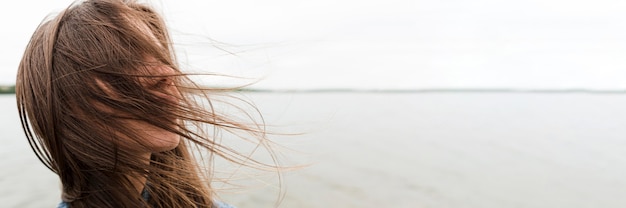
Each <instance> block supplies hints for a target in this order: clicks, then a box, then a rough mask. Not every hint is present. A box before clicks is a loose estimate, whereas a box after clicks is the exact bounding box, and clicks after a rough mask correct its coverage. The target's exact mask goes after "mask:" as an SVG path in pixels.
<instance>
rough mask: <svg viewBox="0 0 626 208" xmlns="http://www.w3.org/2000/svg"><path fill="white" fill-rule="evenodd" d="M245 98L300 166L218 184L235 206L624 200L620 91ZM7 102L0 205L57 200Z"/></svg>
mask: <svg viewBox="0 0 626 208" xmlns="http://www.w3.org/2000/svg"><path fill="white" fill-rule="evenodd" d="M242 96H244V97H245V98H246V99H249V100H251V101H253V103H254V105H255V106H256V107H257V108H258V109H259V111H260V112H261V113H262V115H263V118H264V120H265V122H266V123H267V124H268V126H270V127H271V128H273V129H275V130H278V131H277V132H288V133H287V134H276V135H270V137H272V136H275V137H276V139H275V141H274V142H275V143H277V144H280V145H282V146H283V147H284V148H277V149H275V151H276V152H278V153H277V155H279V156H280V157H279V160H280V161H283V164H286V165H287V166H289V165H293V166H297V167H298V168H294V169H285V170H284V171H283V172H282V174H281V175H280V178H279V179H278V177H274V176H271V175H273V174H269V175H270V176H269V177H268V175H267V174H264V173H261V174H248V173H249V172H247V171H245V173H243V174H240V175H243V176H246V177H247V178H248V180H249V181H248V182H244V184H245V185H242V186H237V187H235V188H233V187H225V186H223V185H216V186H215V187H216V188H222V187H224V188H223V189H222V190H220V189H218V193H219V195H218V196H219V198H220V200H223V201H226V202H228V203H230V204H232V205H235V206H237V207H241V208H245V207H275V206H279V207H288V208H290V207H299V208H321V207H342V208H343V207H358V208H361V207H363V208H368V207H371V208H374V207H398V208H416V207H417V208H428V207H433V208H439V207H441V208H445V207H449V208H502V207H516V208H555V207H568V208H592V207H593V208H597V207H602V208H621V207H626V197H624V196H626V177H624V176H625V175H626V138H625V137H626V94H622V93H590V92H486V91H483V92H459V91H437V92H351V91H337V92H332V91H320V92H315V91H313V92H246V93H243V94H242ZM15 103H16V102H15V97H14V95H0V109H2V113H1V115H2V116H0V142H1V145H0V158H1V159H0V207H20V208H40V207H54V206H56V204H58V202H59V201H60V191H59V189H60V184H59V182H58V179H57V178H56V176H55V175H54V174H53V173H52V172H50V171H49V170H47V169H46V168H45V167H44V166H43V165H42V164H41V163H40V162H39V161H38V160H37V158H36V157H35V156H34V154H33V152H32V151H31V149H30V147H29V146H28V143H27V141H26V139H25V137H24V134H23V131H22V129H21V127H20V122H19V118H18V114H17V111H16V107H15ZM290 133H293V134H290ZM233 148H235V149H236V148H237V147H233ZM216 168H218V167H216ZM224 171H228V170H224ZM240 173H241V172H240ZM255 175H256V176H259V179H255V177H254V176H255ZM231 178H232V179H233V180H235V181H237V180H239V179H240V178H241V177H231Z"/></svg>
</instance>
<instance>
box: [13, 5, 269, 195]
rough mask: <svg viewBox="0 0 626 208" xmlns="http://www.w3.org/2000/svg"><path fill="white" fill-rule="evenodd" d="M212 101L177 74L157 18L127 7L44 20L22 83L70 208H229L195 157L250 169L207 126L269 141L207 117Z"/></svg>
mask: <svg viewBox="0 0 626 208" xmlns="http://www.w3.org/2000/svg"><path fill="white" fill-rule="evenodd" d="M211 92H212V91H210V90H209V89H202V88H200V87H199V86H198V85H196V84H194V83H193V82H192V81H191V80H190V79H189V78H188V77H187V75H185V74H183V73H181V72H180V70H179V69H178V66H177V64H176V61H175V58H174V52H173V50H172V44H171V42H170V38H169V36H168V32H167V30H166V27H165V24H164V22H163V20H162V18H161V16H160V15H159V14H157V13H156V12H154V10H153V9H151V8H150V7H148V6H146V5H143V4H139V3H137V2H134V1H125V0H87V1H83V2H80V3H76V4H74V5H71V6H70V7H69V8H67V9H66V10H64V11H63V12H61V13H60V14H59V15H58V16H56V17H54V18H52V19H50V20H47V21H44V22H43V23H42V24H41V25H40V26H39V27H38V28H37V30H36V31H35V32H34V34H33V36H32V38H31V40H30V42H29V44H28V46H27V48H26V51H25V53H24V56H23V58H22V61H21V63H20V66H19V72H18V76H17V84H16V96H17V105H18V109H19V113H20V118H21V120H22V126H23V128H24V131H25V133H26V136H27V138H28V140H29V142H30V145H31V147H32V148H33V150H34V152H35V153H36V155H37V156H38V158H39V159H40V160H41V161H42V162H43V163H44V164H45V165H46V166H47V167H48V168H49V169H51V170H52V171H53V172H55V173H56V174H57V175H58V176H59V178H60V180H61V183H62V189H63V190H62V191H63V196H62V200H63V202H62V203H61V204H60V207H72V208H74V207H76V208H78V207H227V205H225V204H223V203H219V202H216V200H214V191H213V189H211V187H210V185H209V183H210V178H208V177H207V176H206V175H207V174H203V173H204V172H205V171H203V170H202V168H199V167H200V166H199V165H198V162H197V160H196V159H195V158H194V157H193V156H194V155H197V154H192V151H191V150H192V149H196V150H201V149H205V150H208V152H209V153H211V154H216V155H219V156H223V157H226V158H227V159H228V160H230V161H234V162H240V163H244V162H246V161H250V160H249V158H246V156H244V155H242V154H238V153H237V152H235V151H233V150H231V149H229V148H227V147H224V146H221V145H220V144H219V143H217V142H216V140H215V139H216V138H214V137H212V136H209V135H208V133H207V132H206V131H202V129H203V128H204V127H206V125H205V124H208V125H210V126H212V127H214V128H218V129H224V130H227V131H229V132H232V131H241V132H244V133H252V134H251V135H253V136H254V137H257V138H259V139H261V140H259V141H261V142H263V141H264V136H263V135H264V132H263V130H262V127H261V126H260V125H244V124H242V123H239V122H235V121H233V120H231V119H230V118H229V117H226V116H224V115H220V114H218V113H216V112H215V111H213V110H212V109H210V108H209V109H207V108H206V107H205V106H212V105H210V103H211V102H212V101H213V100H209V99H208V95H209V94H210V93H211ZM211 95H213V94H211ZM203 103H204V104H203ZM207 103H209V104H207ZM251 124H254V123H251ZM203 125H204V126H203Z"/></svg>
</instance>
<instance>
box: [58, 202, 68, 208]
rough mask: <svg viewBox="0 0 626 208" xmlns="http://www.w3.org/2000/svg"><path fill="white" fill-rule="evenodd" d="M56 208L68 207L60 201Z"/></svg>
mask: <svg viewBox="0 0 626 208" xmlns="http://www.w3.org/2000/svg"><path fill="white" fill-rule="evenodd" d="M57 208H69V206H68V205H67V203H65V202H63V201H62V202H61V203H59V205H57Z"/></svg>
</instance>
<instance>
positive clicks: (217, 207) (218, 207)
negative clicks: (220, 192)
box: [213, 201, 235, 208]
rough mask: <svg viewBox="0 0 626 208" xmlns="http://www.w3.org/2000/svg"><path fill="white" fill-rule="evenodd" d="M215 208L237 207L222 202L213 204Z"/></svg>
mask: <svg viewBox="0 0 626 208" xmlns="http://www.w3.org/2000/svg"><path fill="white" fill-rule="evenodd" d="M213 208H235V207H234V206H233V205H230V204H226V203H224V202H221V201H215V203H213Z"/></svg>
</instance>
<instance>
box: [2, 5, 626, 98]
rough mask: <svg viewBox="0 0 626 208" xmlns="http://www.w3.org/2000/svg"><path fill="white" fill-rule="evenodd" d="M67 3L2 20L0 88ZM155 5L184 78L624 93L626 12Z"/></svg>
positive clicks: (15, 8) (301, 85)
mask: <svg viewBox="0 0 626 208" xmlns="http://www.w3.org/2000/svg"><path fill="white" fill-rule="evenodd" d="M70 2H71V1H68V0H55V1H45V0H39V1H35V0H33V1H15V2H12V3H11V6H5V7H2V8H0V23H1V24H2V25H1V27H2V28H4V30H3V31H4V32H3V33H2V38H0V41H2V42H1V43H0V44H1V45H2V50H1V52H0V84H12V83H14V79H15V74H16V68H17V65H18V62H19V59H20V57H21V55H22V53H23V49H24V47H25V45H26V43H27V41H28V38H29V37H30V35H31V34H32V32H33V30H34V29H35V27H36V26H37V24H38V23H39V22H40V21H41V19H42V18H43V17H44V16H46V15H47V14H49V13H50V12H54V11H59V10H61V9H62V8H64V7H65V6H67V5H68V4H69V3H70ZM154 3H155V4H156V5H157V6H158V7H159V8H161V9H160V10H161V11H163V12H164V14H165V16H166V19H167V22H168V23H169V25H170V27H171V28H172V33H173V34H174V37H175V41H176V42H178V43H179V44H177V49H178V52H179V59H180V61H181V63H182V65H183V67H185V68H187V69H188V70H191V71H198V70H203V71H210V72H219V73H225V74H232V75H237V76H245V77H252V78H260V77H263V78H264V79H263V80H262V81H260V82H259V83H258V84H256V85H254V86H256V87H257V88H272V89H311V88H359V89H420V88H527V89H528V88H535V89H536V88H541V89H563V88H586V89H626V81H625V78H626V1H618V0H615V1H608V0H594V1H591V0H589V1H577V0H569V1H565V0H527V1H501V0H474V1H458V0H440V1H426V0H379V1H371V0H360V1H357V0H315V1H296V0H229V1H214V0H177V1H167V0H161V1H154ZM211 45H217V46H219V47H220V48H223V49H225V50H227V51H229V52H234V53H235V55H226V54H228V53H226V52H224V51H220V50H217V49H215V47H210V46H211ZM209 82H223V80H221V81H220V80H211V81H209Z"/></svg>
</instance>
